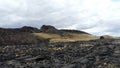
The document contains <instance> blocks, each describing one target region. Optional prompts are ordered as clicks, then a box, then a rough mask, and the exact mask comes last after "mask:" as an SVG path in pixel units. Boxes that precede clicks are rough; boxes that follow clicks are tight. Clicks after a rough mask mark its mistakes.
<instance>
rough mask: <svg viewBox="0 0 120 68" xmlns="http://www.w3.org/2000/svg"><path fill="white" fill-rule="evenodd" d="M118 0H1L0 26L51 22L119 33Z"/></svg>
mask: <svg viewBox="0 0 120 68" xmlns="http://www.w3.org/2000/svg"><path fill="white" fill-rule="evenodd" d="M119 4H120V1H117V2H116V1H115V0H0V16H1V17H0V27H19V26H24V25H31V26H36V27H40V26H41V25H43V24H49V25H54V26H56V27H58V28H69V29H79V30H85V31H87V32H90V33H92V34H97V35H98V34H99V35H102V34H110V35H117V36H118V35H119V34H120V31H116V30H118V28H116V27H119V26H120V25H118V24H120V22H119V21H120V5H119ZM115 31H116V32H115ZM116 33H117V34H116ZM118 33H119V34H118Z"/></svg>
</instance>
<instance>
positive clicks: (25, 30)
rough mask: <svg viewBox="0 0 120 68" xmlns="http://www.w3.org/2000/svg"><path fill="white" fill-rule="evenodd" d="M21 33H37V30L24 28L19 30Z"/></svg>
mask: <svg viewBox="0 0 120 68" xmlns="http://www.w3.org/2000/svg"><path fill="white" fill-rule="evenodd" d="M20 31H21V32H30V33H34V32H39V29H37V28H34V27H30V26H24V27H22V28H21V29H20Z"/></svg>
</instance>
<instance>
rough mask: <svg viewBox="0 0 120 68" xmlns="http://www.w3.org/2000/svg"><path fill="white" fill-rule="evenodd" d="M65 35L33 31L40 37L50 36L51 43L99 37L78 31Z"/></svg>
mask: <svg viewBox="0 0 120 68" xmlns="http://www.w3.org/2000/svg"><path fill="white" fill-rule="evenodd" d="M67 34H68V36H67V35H65V36H60V35H59V34H48V33H33V35H35V36H37V37H40V38H45V39H47V38H50V39H51V40H50V42H51V43H55V42H74V41H87V40H92V39H98V37H97V36H92V35H89V34H77V33H67Z"/></svg>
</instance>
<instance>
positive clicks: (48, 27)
mask: <svg viewBox="0 0 120 68" xmlns="http://www.w3.org/2000/svg"><path fill="white" fill-rule="evenodd" d="M40 31H41V32H46V33H59V32H58V30H57V29H56V28H55V27H54V26H51V25H43V26H42V27H41V28H40Z"/></svg>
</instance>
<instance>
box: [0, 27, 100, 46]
mask: <svg viewBox="0 0 120 68" xmlns="http://www.w3.org/2000/svg"><path fill="white" fill-rule="evenodd" d="M98 38H99V37H97V36H93V35H91V34H89V33H87V32H84V31H78V30H58V29H57V28H55V27H54V26H51V25H43V26H42V27H41V28H40V29H38V28H34V27H30V26H24V27H21V28H14V29H13V28H0V42H1V44H5V45H7V44H8V45H9V44H36V43H40V41H41V40H47V41H48V39H50V42H51V43H54V42H73V41H83V40H84V41H86V40H93V39H98Z"/></svg>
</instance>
